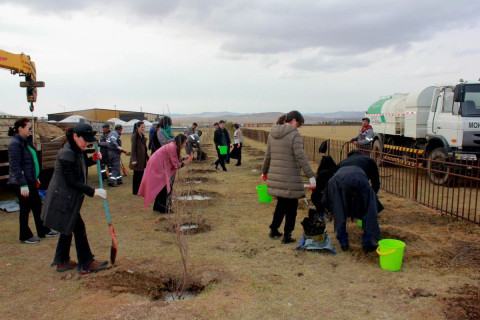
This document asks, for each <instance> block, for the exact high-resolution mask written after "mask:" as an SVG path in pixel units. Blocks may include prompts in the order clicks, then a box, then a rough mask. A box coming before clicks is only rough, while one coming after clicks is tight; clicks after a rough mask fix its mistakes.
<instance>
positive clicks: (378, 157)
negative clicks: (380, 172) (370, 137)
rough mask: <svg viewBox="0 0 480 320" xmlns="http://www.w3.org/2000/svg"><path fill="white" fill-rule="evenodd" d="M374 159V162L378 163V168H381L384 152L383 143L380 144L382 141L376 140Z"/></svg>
mask: <svg viewBox="0 0 480 320" xmlns="http://www.w3.org/2000/svg"><path fill="white" fill-rule="evenodd" d="M372 151H373V152H372V158H373V160H375V162H376V163H377V166H379V167H380V166H381V165H382V158H383V156H382V152H383V146H382V143H381V142H380V140H378V139H377V140H375V142H374V143H373V148H372Z"/></svg>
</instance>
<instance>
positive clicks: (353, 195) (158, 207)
mask: <svg viewBox="0 0 480 320" xmlns="http://www.w3.org/2000/svg"><path fill="white" fill-rule="evenodd" d="M364 121H365V120H364ZM303 123H304V118H303V116H302V115H301V114H300V112H298V111H291V112H289V113H288V114H286V115H283V116H281V117H280V118H279V119H278V121H277V123H276V125H274V126H273V127H272V130H271V133H270V135H269V138H268V142H267V148H266V152H265V157H264V161H263V166H262V179H263V180H264V181H267V185H268V193H269V194H270V195H272V196H275V197H276V198H277V205H276V208H275V210H274V213H273V219H272V222H271V224H270V234H269V236H270V237H271V238H276V237H281V236H282V235H283V239H282V243H291V242H294V241H296V240H295V239H294V238H293V237H292V232H293V230H294V228H295V220H296V215H297V207H298V199H300V198H304V197H305V186H304V184H303V181H302V176H301V170H303V172H304V173H305V175H306V176H307V178H308V179H309V182H310V184H309V188H310V189H312V190H314V192H313V195H312V200H313V202H314V204H315V205H316V207H317V210H319V211H321V210H330V211H331V212H333V214H334V217H335V231H336V232H337V239H338V240H339V242H340V244H341V247H342V249H343V250H348V249H349V243H348V233H347V232H346V220H347V218H348V217H351V218H352V219H354V218H361V219H362V220H363V228H364V235H363V237H362V244H363V249H364V251H365V252H371V251H373V250H375V248H376V247H377V244H376V243H375V242H374V239H377V240H379V239H381V234H380V229H379V225H378V220H377V215H378V212H380V211H381V209H382V208H383V207H382V206H381V204H380V202H379V201H378V199H377V197H376V193H377V192H378V190H379V187H380V181H379V175H378V168H377V166H376V163H375V162H374V161H373V160H372V159H370V158H369V157H367V156H364V155H362V154H360V153H359V152H357V151H352V152H350V153H349V157H348V158H347V159H345V160H343V161H342V162H340V163H339V164H338V166H335V164H334V162H333V159H331V157H330V159H328V156H324V157H323V159H322V163H321V164H320V167H319V170H318V172H317V177H315V173H314V172H313V170H312V169H311V167H310V165H309V163H308V160H307V157H306V156H305V153H304V150H303V141H302V137H301V135H300V133H299V131H298V128H300V127H301V126H302V125H303ZM217 125H218V127H216V129H215V133H214V138H213V140H214V143H215V148H216V150H217V155H218V159H217V160H216V161H215V168H217V169H218V166H221V168H222V169H223V171H227V169H226V165H225V164H226V163H229V161H230V159H231V158H232V159H237V164H236V166H240V165H241V160H242V152H241V151H242V144H243V136H242V132H241V130H240V126H239V125H238V124H234V125H233V128H234V129H235V132H234V142H233V143H231V140H230V136H229V133H228V131H227V130H226V129H225V121H223V120H221V121H219V123H218V124H217V123H216V124H215V126H217ZM152 128H153V130H151V132H150V134H149V137H150V140H149V139H147V138H146V137H145V135H144V131H145V124H144V123H143V122H142V121H139V122H138V123H136V124H135V127H134V132H133V134H132V137H131V142H132V143H131V154H130V156H131V157H130V162H129V167H130V169H132V170H133V171H134V174H133V182H132V188H133V190H132V192H133V194H136V195H139V196H142V197H144V208H145V209H146V208H147V207H148V205H149V204H150V203H151V202H152V201H154V206H153V209H154V210H155V211H159V212H163V213H168V212H172V201H171V194H172V189H173V184H174V180H175V174H176V171H177V170H178V169H180V168H182V167H184V166H185V165H188V164H189V163H190V162H191V161H192V159H193V149H194V148H196V149H197V152H198V151H201V145H200V139H199V138H200V136H201V131H200V130H198V131H196V128H197V124H196V123H193V124H192V126H191V127H190V128H188V130H187V131H186V132H185V134H178V135H177V136H174V135H173V132H172V120H171V119H170V118H169V117H167V116H165V117H163V118H162V119H161V121H160V122H158V123H155V124H154V126H153V127H152ZM122 130H123V128H122V126H121V125H116V126H115V128H114V132H110V125H108V124H105V125H104V126H103V134H102V136H101V138H100V140H99V145H100V148H101V149H100V150H101V151H100V152H94V153H93V154H92V156H91V157H88V156H87V153H86V152H85V149H86V148H87V146H88V145H90V144H92V143H94V142H96V141H97V140H96V137H95V135H96V131H93V129H92V127H91V126H90V125H88V124H86V123H80V124H78V125H77V126H75V127H74V128H70V129H69V130H67V132H66V134H65V136H66V143H65V144H64V146H63V148H62V149H61V150H60V151H59V152H58V155H57V159H56V163H55V170H54V173H53V177H52V179H51V182H50V184H49V187H48V190H47V195H46V198H45V203H44V204H43V205H42V203H41V199H40V197H39V193H38V189H39V186H40V184H41V182H40V180H39V173H40V167H39V161H38V158H37V151H36V149H35V146H34V145H33V143H32V137H31V131H32V128H31V122H30V120H29V119H28V118H21V119H18V120H17V121H16V122H15V124H14V127H13V128H10V130H9V135H11V136H13V139H12V141H11V142H10V144H9V147H8V153H9V162H10V172H9V174H10V183H11V184H12V185H14V186H15V190H16V193H17V197H18V200H19V203H20V216H19V222H20V236H19V238H20V241H21V242H24V243H29V244H32V243H38V242H39V241H40V239H39V238H44V237H45V238H46V237H55V236H57V235H58V234H60V235H59V239H58V243H57V247H56V250H55V255H54V259H53V263H52V266H56V270H57V271H65V270H70V269H74V268H77V269H79V270H81V271H84V272H90V271H95V270H101V269H103V268H105V267H106V266H107V265H108V262H107V261H100V260H96V259H95V258H94V255H93V253H92V251H91V249H90V246H89V243H88V239H87V234H86V229H85V223H84V221H83V219H82V217H81V215H80V210H81V207H82V203H83V200H84V197H85V195H87V196H89V197H93V196H97V197H100V198H103V199H106V198H107V191H106V190H105V189H103V188H97V189H94V188H92V187H90V186H88V185H87V177H88V167H89V166H91V165H94V164H95V163H97V161H99V162H100V163H101V166H102V175H103V174H106V173H107V170H108V169H110V174H109V175H108V177H107V176H106V178H108V185H110V186H117V185H120V184H122V176H121V173H120V161H119V159H120V155H121V153H122V152H126V151H125V150H124V149H123V148H122V142H121V134H122ZM366 130H369V128H367V129H366ZM366 130H362V132H361V133H364V131H366ZM147 142H148V143H147ZM184 149H185V150H186V154H187V156H185V157H182V156H181V153H182V150H184ZM230 149H232V150H231V151H230ZM147 150H150V155H149V154H148V152H147ZM324 160H325V162H324ZM332 163H333V164H332ZM321 168H323V169H325V170H326V171H325V170H323V169H322V170H320V169H321ZM369 181H370V182H371V184H370V182H369ZM317 186H319V189H317V190H315V189H316V188H317ZM319 199H320V200H319ZM30 211H32V212H33V216H34V220H35V225H36V229H37V235H38V237H34V236H33V233H32V231H31V230H30V228H29V227H28V215H29V212H30ZM284 217H285V226H284V233H283V234H282V233H280V232H279V230H278V229H279V228H280V225H281V224H282V221H283V218H284ZM73 237H75V247H76V251H77V259H78V262H77V261H74V260H72V259H71V258H70V246H71V242H72V239H73Z"/></svg>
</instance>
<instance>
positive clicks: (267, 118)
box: [171, 111, 365, 125]
mask: <svg viewBox="0 0 480 320" xmlns="http://www.w3.org/2000/svg"><path fill="white" fill-rule="evenodd" d="M282 114H283V113H281V112H263V113H234V112H228V111H223V112H202V113H195V114H172V115H171V117H172V119H173V121H174V122H176V123H178V122H181V123H182V124H187V125H188V124H189V123H192V122H200V123H211V124H213V123H214V122H218V121H220V120H226V121H231V122H237V123H249V122H259V123H271V122H276V121H277V119H278V118H279V117H280V116H281V115H282ZM364 115H365V113H364V112H362V111H337V112H328V113H305V114H304V115H303V116H304V118H305V122H306V123H317V122H323V121H332V120H345V121H359V122H360V121H361V119H362V117H363V116H364Z"/></svg>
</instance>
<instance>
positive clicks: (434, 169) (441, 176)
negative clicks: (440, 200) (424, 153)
mask: <svg viewBox="0 0 480 320" xmlns="http://www.w3.org/2000/svg"><path fill="white" fill-rule="evenodd" d="M446 161H447V154H446V153H445V150H444V148H436V149H433V151H432V152H430V154H429V155H428V161H427V174H428V177H429V178H430V181H432V182H433V183H435V184H438V185H447V186H448V185H451V184H452V180H453V177H452V174H451V172H450V171H451V167H449V166H447V165H446V164H445V162H446Z"/></svg>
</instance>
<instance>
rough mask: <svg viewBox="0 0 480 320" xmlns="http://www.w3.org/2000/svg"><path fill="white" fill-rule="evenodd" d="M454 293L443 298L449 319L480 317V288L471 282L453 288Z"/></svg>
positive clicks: (470, 319) (473, 319)
mask: <svg viewBox="0 0 480 320" xmlns="http://www.w3.org/2000/svg"><path fill="white" fill-rule="evenodd" d="M479 282H480V281H479ZM449 292H450V293H452V294H453V295H452V296H450V297H446V298H443V299H442V300H443V301H444V306H443V311H444V313H445V316H446V317H447V319H468V320H478V319H480V289H479V287H475V286H472V285H469V284H464V285H463V286H461V287H456V288H451V289H450V291H449Z"/></svg>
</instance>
